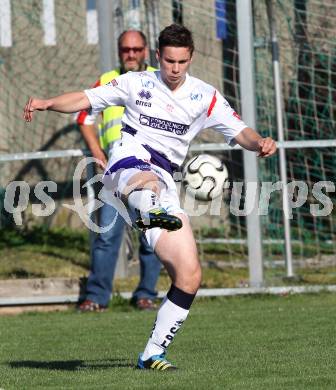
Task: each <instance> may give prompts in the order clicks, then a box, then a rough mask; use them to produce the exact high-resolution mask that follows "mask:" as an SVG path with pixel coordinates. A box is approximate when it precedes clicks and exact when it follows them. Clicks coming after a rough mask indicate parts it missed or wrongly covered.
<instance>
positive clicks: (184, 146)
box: [24, 24, 276, 370]
mask: <svg viewBox="0 0 336 390" xmlns="http://www.w3.org/2000/svg"><path fill="white" fill-rule="evenodd" d="M193 51H194V43H193V39H192V34H191V32H190V31H189V30H188V29H187V28H186V27H184V26H181V25H176V24H172V25H170V26H168V27H166V28H165V29H164V30H163V31H161V33H160V36H159V48H158V50H157V53H156V55H157V59H158V61H159V63H160V71H156V72H140V73H136V72H132V73H127V74H124V75H121V76H119V77H117V78H116V79H115V80H112V81H111V82H110V83H109V84H108V85H104V86H101V87H98V88H94V89H91V90H86V91H83V92H73V93H67V94H63V95H60V96H58V97H54V98H50V99H36V98H30V99H29V100H28V102H27V104H26V106H25V109H24V119H25V120H26V121H31V120H32V115H33V112H34V111H36V110H40V111H44V110H52V111H58V112H63V113H71V112H76V111H79V110H84V109H87V110H92V111H93V112H99V111H101V110H103V109H105V108H106V107H108V106H110V105H120V106H125V113H124V116H123V119H122V121H123V129H122V138H121V141H120V143H119V146H118V148H116V149H115V151H114V153H113V156H112V157H111V159H110V160H109V162H108V168H107V170H106V172H105V177H104V183H105V187H106V189H107V191H108V193H109V194H110V197H111V199H112V198H113V197H116V198H114V200H117V201H118V202H120V212H121V213H122V214H123V215H125V213H124V211H123V210H122V208H123V207H124V208H126V209H127V211H128V217H129V218H130V219H131V221H132V223H133V224H134V225H135V226H137V227H139V228H141V229H146V238H147V240H148V242H149V244H150V245H151V246H152V247H153V248H154V250H155V252H156V254H157V255H158V257H159V258H160V260H161V261H162V263H163V265H164V266H165V268H166V270H167V272H168V274H169V276H170V278H171V280H172V285H171V287H170V290H169V291H168V293H167V296H166V297H165V299H164V300H163V302H162V304H161V306H160V308H159V310H158V313H157V317H156V321H155V324H154V328H153V331H152V333H151V335H150V337H149V340H148V342H147V345H146V346H145V349H144V352H143V353H142V354H140V355H139V358H138V363H137V367H138V368H140V369H154V370H171V369H174V368H176V367H175V366H174V365H172V364H171V363H170V362H169V361H168V360H167V359H166V351H167V347H168V346H169V344H170V343H171V342H172V340H173V339H174V337H175V335H176V333H177V332H178V330H179V329H180V327H181V326H182V324H183V322H184V321H185V320H186V318H187V316H188V313H189V310H190V307H191V304H192V302H193V300H194V297H195V295H196V292H197V290H198V288H199V286H200V283H201V267H200V264H199V260H198V256H197V249H196V243H195V239H194V237H193V233H192V229H191V226H190V223H189V220H188V217H187V216H186V214H185V213H184V211H183V210H182V209H181V208H180V205H179V199H178V195H177V190H176V186H175V183H174V181H173V179H172V174H173V172H174V171H175V170H176V169H178V167H179V166H181V164H182V162H183V160H184V158H185V156H186V154H187V151H188V147H189V144H190V142H191V141H192V139H193V138H194V137H195V136H196V135H197V134H198V133H199V132H200V131H201V130H202V129H205V128H209V127H212V128H214V129H215V130H217V131H219V132H221V133H222V134H223V135H224V137H225V140H226V142H227V143H228V144H230V145H234V144H236V143H238V144H239V145H241V146H242V147H243V148H245V149H248V150H251V151H256V152H258V154H259V156H260V157H268V156H271V155H272V154H274V153H275V151H276V145H275V142H274V141H273V139H271V138H270V137H266V138H263V137H261V136H260V135H259V134H258V133H257V132H256V131H254V130H253V129H251V128H250V127H248V126H247V125H246V124H245V123H244V122H243V121H242V120H241V119H240V118H239V116H238V115H237V114H236V113H235V111H234V110H233V109H232V108H231V107H230V105H229V104H228V102H227V101H226V100H225V99H224V98H223V96H222V95H221V94H220V93H219V92H218V91H217V90H216V89H215V88H214V87H212V86H211V85H209V84H206V83H205V82H203V81H201V80H199V79H197V78H194V77H191V76H190V75H189V74H188V73H187V72H188V68H189V66H190V63H191V61H192V56H193Z"/></svg>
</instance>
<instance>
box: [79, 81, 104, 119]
mask: <svg viewBox="0 0 336 390" xmlns="http://www.w3.org/2000/svg"><path fill="white" fill-rule="evenodd" d="M99 86H100V80H97V81H96V82H95V83H94V84H93V86H92V88H97V87H99ZM96 119H97V114H95V115H93V114H90V113H89V111H87V110H82V111H79V112H76V113H75V114H74V120H75V121H76V123H77V125H93V124H95V123H96Z"/></svg>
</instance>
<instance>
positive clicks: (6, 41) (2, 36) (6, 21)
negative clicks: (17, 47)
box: [0, 0, 13, 47]
mask: <svg viewBox="0 0 336 390" xmlns="http://www.w3.org/2000/svg"><path fill="white" fill-rule="evenodd" d="M12 44H13V42H12V24H11V6H10V0H0V46H2V47H11V46H12Z"/></svg>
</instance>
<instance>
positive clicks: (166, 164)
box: [110, 125, 179, 176]
mask: <svg viewBox="0 0 336 390" xmlns="http://www.w3.org/2000/svg"><path fill="white" fill-rule="evenodd" d="M121 131H124V132H125V133H128V134H131V135H133V136H134V135H135V134H136V133H137V130H136V129H133V127H131V126H128V125H125V126H124V127H123V128H122V129H121ZM142 146H143V147H144V148H145V149H146V150H147V151H148V152H149V153H150V154H151V160H150V161H151V163H152V164H154V165H157V166H158V167H160V168H163V169H164V170H165V171H167V172H168V173H169V174H170V175H171V176H173V174H174V172H176V171H178V170H179V166H178V165H177V164H174V163H173V162H171V161H170V160H169V159H168V158H167V157H166V156H165V155H164V154H162V153H160V152H158V151H157V150H155V149H153V148H151V147H150V146H149V145H142ZM128 158H130V157H128ZM133 158H134V159H135V160H137V159H136V158H135V157H133ZM124 160H126V159H123V160H121V161H124ZM137 161H142V160H137ZM119 162H120V161H119ZM116 164H118V163H116ZM116 164H115V165H116ZM113 167H114V165H113V166H112V167H111V168H110V169H112V168H113ZM123 168H125V167H123ZM132 168H135V167H132ZM118 169H119V168H118ZM146 170H147V169H146ZM113 172H115V171H113ZM111 173H112V172H111Z"/></svg>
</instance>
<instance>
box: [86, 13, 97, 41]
mask: <svg viewBox="0 0 336 390" xmlns="http://www.w3.org/2000/svg"><path fill="white" fill-rule="evenodd" d="M86 35H87V42H88V44H89V45H97V44H98V41H99V38H98V16H97V10H95V9H89V10H87V11H86Z"/></svg>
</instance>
